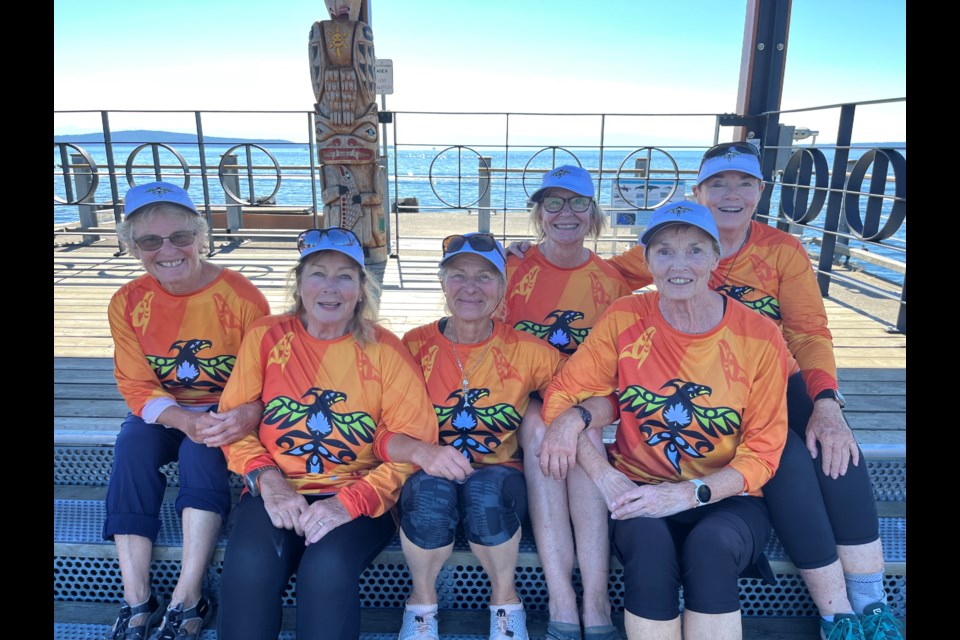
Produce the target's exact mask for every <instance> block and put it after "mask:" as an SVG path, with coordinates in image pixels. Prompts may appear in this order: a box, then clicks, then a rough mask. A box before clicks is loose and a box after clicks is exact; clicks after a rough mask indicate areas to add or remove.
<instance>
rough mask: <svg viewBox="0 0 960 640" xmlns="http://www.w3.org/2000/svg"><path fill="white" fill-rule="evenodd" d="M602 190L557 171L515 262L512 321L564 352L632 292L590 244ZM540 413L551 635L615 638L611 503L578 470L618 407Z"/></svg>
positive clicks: (534, 492)
mask: <svg viewBox="0 0 960 640" xmlns="http://www.w3.org/2000/svg"><path fill="white" fill-rule="evenodd" d="M594 195H595V191H594V186H593V180H592V179H591V177H590V174H589V173H588V172H587V171H586V170H585V169H583V168H581V167H578V166H573V165H564V166H560V167H557V168H556V169H553V170H551V171H548V172H547V173H546V174H544V176H543V180H542V182H541V184H540V188H539V189H537V190H536V191H535V192H534V193H533V195H532V196H531V200H532V201H533V203H534V204H533V207H532V208H531V211H530V219H531V221H532V223H533V225H534V228H535V229H536V230H537V232H538V235H539V240H538V243H537V244H536V245H535V246H533V247H531V248H530V250H529V252H528V255H527V258H526V259H525V260H519V259H517V258H514V257H511V258H508V260H507V280H508V284H507V295H506V305H507V323H508V324H510V325H511V326H513V327H514V328H516V329H519V330H521V331H524V332H527V333H530V334H532V335H535V336H537V337H538V338H540V339H541V340H543V341H544V342H546V343H547V344H549V345H551V346H552V347H554V348H555V349H557V351H559V352H560V353H562V354H563V355H564V357H567V356H569V355H570V354H572V353H574V352H575V351H576V350H577V348H578V347H579V346H580V345H581V344H582V343H583V341H584V339H585V338H586V337H587V335H588V333H589V332H590V329H591V327H593V326H594V324H595V323H596V321H597V319H598V318H599V317H600V315H601V314H602V313H603V312H604V311H605V310H606V308H607V307H608V306H609V305H610V303H612V302H613V301H614V300H616V299H617V298H619V297H621V296H625V295H629V294H630V293H631V291H632V290H631V289H630V287H629V286H628V285H627V283H626V282H625V281H624V279H623V278H622V277H621V276H620V275H619V274H618V273H617V272H616V271H615V270H614V269H612V268H610V266H608V265H607V264H606V263H605V262H604V261H603V260H601V259H600V258H599V257H598V256H597V255H596V254H595V253H594V252H593V251H591V250H590V249H589V248H588V247H587V246H586V245H585V241H586V238H587V237H588V236H589V237H593V238H596V237H597V236H598V235H599V234H600V233H601V231H602V230H603V225H604V218H603V214H602V212H601V211H600V207H599V205H598V204H597V201H596V199H595V197H594ZM539 409H540V401H539V400H534V401H532V402H531V405H530V409H529V410H528V411H527V413H526V415H525V416H524V422H523V426H522V427H521V429H520V444H521V447H523V450H524V460H525V463H524V475H525V476H526V480H527V490H528V492H529V497H530V519H531V522H532V524H533V531H534V536H535V538H536V541H537V551H538V552H539V554H540V559H541V562H542V565H543V571H544V575H545V576H546V580H547V589H548V590H549V592H550V601H549V608H550V620H549V622H548V624H547V637H548V638H552V639H554V640H578V639H579V638H581V637H586V638H587V639H588V640H615V639H616V638H619V633H618V632H617V630H616V628H615V627H614V626H613V624H612V621H611V618H610V598H609V596H608V585H609V570H610V549H609V546H608V545H607V542H606V507H605V506H604V503H603V498H602V496H601V495H600V494H599V493H598V492H597V490H596V488H595V487H594V485H593V483H592V482H590V479H589V478H587V477H586V475H584V474H583V472H582V471H581V470H580V469H578V468H577V467H576V465H575V457H576V438H577V434H578V433H579V432H580V430H581V429H583V428H585V425H587V424H589V423H590V421H591V420H593V421H594V422H595V423H596V424H599V425H605V424H609V422H610V421H611V420H612V419H613V418H614V416H615V409H616V406H615V404H611V403H610V402H608V401H606V400H603V399H601V398H596V399H591V400H588V401H587V402H586V403H585V404H584V405H583V406H582V407H581V413H580V414H579V415H577V416H575V417H573V418H569V417H566V416H565V417H564V418H563V419H562V420H560V421H559V422H557V423H556V424H552V425H550V426H549V427H547V425H546V424H544V422H543V420H542V419H541V418H540V411H539ZM590 433H591V434H596V443H595V444H596V446H597V448H598V450H600V451H602V450H603V443H602V439H601V438H600V436H599V434H598V432H595V431H591V432H590ZM572 505H576V506H575V507H572ZM571 526H572V529H571ZM574 540H576V545H575V544H574ZM575 555H576V558H577V561H578V565H579V568H580V577H581V581H582V584H583V600H582V602H583V612H582V618H581V616H580V612H579V610H578V607H577V596H576V593H575V591H574V588H573V577H572V576H573V566H574V556H575ZM581 622H582V627H583V629H582V630H581Z"/></svg>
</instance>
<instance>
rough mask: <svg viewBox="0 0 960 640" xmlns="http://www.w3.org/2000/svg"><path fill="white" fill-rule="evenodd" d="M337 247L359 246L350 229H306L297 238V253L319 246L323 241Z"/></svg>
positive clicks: (358, 241)
mask: <svg viewBox="0 0 960 640" xmlns="http://www.w3.org/2000/svg"><path fill="white" fill-rule="evenodd" d="M324 238H326V239H327V242H328V243H330V244H332V245H335V246H338V247H350V246H353V245H355V244H360V239H359V238H357V236H356V234H355V233H354V232H353V231H350V229H344V228H343V227H330V228H329V229H307V230H306V231H303V232H302V233H301V234H300V235H299V236H297V251H299V252H300V253H303V251H304V250H305V249H312V248H314V247H316V246H319V245H320V243H321V242H323V239H324Z"/></svg>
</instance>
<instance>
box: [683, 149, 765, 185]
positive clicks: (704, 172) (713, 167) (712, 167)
mask: <svg viewBox="0 0 960 640" xmlns="http://www.w3.org/2000/svg"><path fill="white" fill-rule="evenodd" d="M724 171H739V172H740V173H745V174H747V175H749V176H753V177H754V178H759V179H760V180H763V173H762V172H761V171H760V154H759V152H758V151H757V150H756V148H755V147H754V146H753V145H751V144H750V143H749V142H734V143H724V144H722V145H717V146H716V147H713V148H712V149H709V150H707V152H706V153H704V154H703V162H702V163H701V164H700V172H699V173H698V174H697V184H700V183H701V182H703V181H704V180H706V179H707V178H710V177H712V176H715V175H717V174H718V173H722V172H724Z"/></svg>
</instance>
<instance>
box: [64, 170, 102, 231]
mask: <svg viewBox="0 0 960 640" xmlns="http://www.w3.org/2000/svg"><path fill="white" fill-rule="evenodd" d="M70 165H71V167H72V169H73V181H74V184H75V185H76V192H77V193H88V192H89V191H90V189H91V186H92V184H93V173H92V171H91V168H90V165H89V164H87V160H86V158H84V157H83V154H80V153H71V154H70ZM84 201H93V202H94V203H96V197H95V194H93V193H90V195H88V196H87V197H86V198H84ZM77 210H78V211H79V213H80V226H81V227H83V228H88V229H92V228H94V227H99V226H100V218H99V217H98V216H97V206H96V204H78V205H77ZM99 239H100V236H98V235H94V234H84V235H83V240H81V242H83V243H84V244H89V243H91V242H96V241H97V240H99Z"/></svg>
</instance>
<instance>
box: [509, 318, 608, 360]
mask: <svg viewBox="0 0 960 640" xmlns="http://www.w3.org/2000/svg"><path fill="white" fill-rule="evenodd" d="M551 318H552V319H553V322H551V323H549V324H540V323H539V322H534V321H532V320H521V321H520V322H518V323H517V324H515V325H514V326H513V328H514V329H517V330H518V331H526V332H527V333H530V334H533V335H535V336H537V337H538V338H541V339H543V340H546V341H547V343H548V344H550V345H552V346H554V347H556V348H557V349H559V350H560V352H561V353H566V354H571V353H573V352H574V351H576V350H577V347H578V346H580V344H581V343H582V342H583V341H584V340H586V339H587V334H588V333H590V327H585V328H576V327H571V326H570V323H571V322H576V321H577V320H582V319H583V314H582V313H580V312H579V311H563V310H561V309H554V310H553V311H551V312H550V313H548V314H547V317H545V318H544V322H546V321H547V320H550V319H551Z"/></svg>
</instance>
